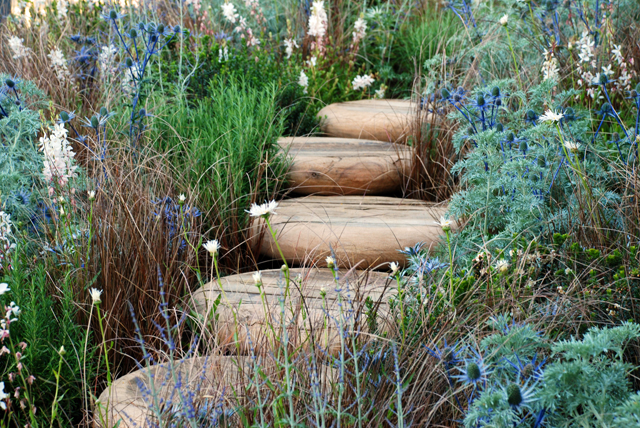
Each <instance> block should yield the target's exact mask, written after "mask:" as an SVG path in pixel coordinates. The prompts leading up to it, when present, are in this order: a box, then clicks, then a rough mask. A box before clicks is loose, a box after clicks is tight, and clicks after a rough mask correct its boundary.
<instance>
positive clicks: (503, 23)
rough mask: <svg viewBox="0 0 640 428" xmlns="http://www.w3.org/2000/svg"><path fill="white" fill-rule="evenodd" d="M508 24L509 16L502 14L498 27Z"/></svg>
mask: <svg viewBox="0 0 640 428" xmlns="http://www.w3.org/2000/svg"><path fill="white" fill-rule="evenodd" d="M508 23H509V15H507V14H504V15H503V16H502V18H500V25H502V26H505V25H507V24H508Z"/></svg>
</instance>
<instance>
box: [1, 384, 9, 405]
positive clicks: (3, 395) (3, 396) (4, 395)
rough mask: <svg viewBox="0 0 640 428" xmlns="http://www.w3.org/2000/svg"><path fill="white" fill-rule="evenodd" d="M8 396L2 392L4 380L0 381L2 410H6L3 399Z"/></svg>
mask: <svg viewBox="0 0 640 428" xmlns="http://www.w3.org/2000/svg"><path fill="white" fill-rule="evenodd" d="M8 397H9V394H7V393H6V392H4V382H0V400H1V401H0V407H1V408H2V410H7V403H6V402H5V400H6V399H7V398H8Z"/></svg>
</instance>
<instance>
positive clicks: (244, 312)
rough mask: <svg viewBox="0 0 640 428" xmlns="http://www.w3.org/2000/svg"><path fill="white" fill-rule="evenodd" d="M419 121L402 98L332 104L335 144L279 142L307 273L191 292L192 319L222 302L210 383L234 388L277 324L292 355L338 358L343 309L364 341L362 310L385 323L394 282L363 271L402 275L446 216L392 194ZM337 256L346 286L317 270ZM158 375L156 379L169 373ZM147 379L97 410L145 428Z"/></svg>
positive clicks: (325, 140)
mask: <svg viewBox="0 0 640 428" xmlns="http://www.w3.org/2000/svg"><path fill="white" fill-rule="evenodd" d="M414 114H415V105H414V104H412V103H411V102H409V101H403V100H362V101H352V102H346V103H339V104H332V105H329V106H327V107H325V108H323V109H322V110H321V111H320V113H319V116H321V117H323V118H324V120H323V122H322V124H321V129H322V131H323V132H324V134H325V135H327V136H326V137H294V138H282V139H280V140H279V142H278V143H279V145H280V147H281V149H282V150H284V151H286V152H288V154H289V155H290V156H291V157H292V158H293V164H292V167H291V169H290V172H289V177H288V178H289V183H290V190H291V193H292V195H295V196H297V197H295V198H292V199H287V200H284V201H281V202H280V203H279V206H278V208H277V209H276V213H277V215H275V216H272V217H271V219H270V220H271V223H272V226H273V228H274V230H275V231H276V236H277V239H278V243H279V245H280V247H281V249H282V252H283V254H284V257H285V259H286V260H287V262H288V264H289V265H290V266H295V265H300V266H309V267H308V268H305V267H303V268H292V269H290V278H291V280H292V281H291V286H290V288H289V289H288V290H285V288H284V280H283V273H282V272H281V271H280V270H267V271H263V272H262V284H261V286H260V287H257V286H256V284H255V280H254V278H253V275H252V274H251V273H248V274H240V275H232V276H228V277H225V278H221V279H220V282H218V281H213V282H211V283H209V284H207V285H206V286H205V287H203V288H202V289H201V290H199V291H198V292H196V293H195V294H194V296H193V302H194V303H193V304H194V310H195V311H196V312H197V313H198V314H200V315H199V316H200V317H202V319H204V320H205V321H206V320H207V319H210V317H211V316H212V311H211V309H212V308H213V305H214V304H215V303H214V302H216V301H217V299H218V298H219V297H220V300H219V304H218V305H217V308H216V312H215V316H217V317H218V318H217V321H216V322H215V328H216V331H215V332H213V334H214V337H215V338H216V339H217V341H218V344H219V345H220V346H221V349H222V350H225V352H227V353H231V354H234V355H235V356H233V357H231V356H224V357H211V358H210V359H209V360H210V367H208V368H206V376H205V377H206V378H207V379H211V382H210V383H213V384H214V385H215V382H216V381H217V382H218V384H219V385H223V384H224V385H226V386H227V387H233V382H234V376H236V375H237V373H238V371H239V367H241V366H242V365H244V364H247V362H246V361H247V358H250V357H248V355H249V354H250V348H253V349H254V351H255V353H256V354H261V353H263V354H264V353H265V352H267V349H268V344H269V341H273V340H276V339H277V338H276V337H275V336H274V334H273V333H272V331H270V327H269V325H272V326H283V325H286V328H287V332H288V337H289V338H290V340H291V341H292V343H294V344H295V345H302V346H303V347H304V346H309V344H311V343H312V341H313V342H314V343H315V344H316V345H320V346H323V347H326V348H327V352H328V353H334V352H336V350H337V349H338V348H337V346H339V341H338V336H337V334H336V328H335V322H334V320H335V319H338V318H339V317H340V314H341V313H343V311H345V308H347V309H350V310H353V314H356V315H357V318H356V319H357V320H358V322H359V323H360V327H362V328H361V331H363V332H366V324H367V323H366V314H365V313H364V305H363V302H364V301H365V299H366V298H367V297H371V299H372V301H374V302H376V304H375V305H374V308H375V311H376V313H377V316H378V319H380V320H382V322H383V323H384V318H385V315H386V314H387V312H388V303H387V302H388V299H389V297H390V296H391V295H393V293H394V290H393V283H392V281H390V279H389V276H388V274H385V273H380V272H374V271H367V272H364V271H362V269H367V268H379V269H382V270H385V271H388V263H390V262H394V261H395V262H399V264H400V265H404V263H405V260H404V258H403V256H401V255H400V254H399V253H398V251H397V250H399V249H402V248H404V247H408V246H413V245H415V244H416V243H418V242H424V243H425V247H427V248H428V247H429V246H430V245H431V244H433V243H434V242H435V241H437V240H438V239H439V237H440V235H441V234H442V230H441V228H440V226H439V225H438V223H437V220H438V219H439V218H440V217H441V216H442V215H443V214H444V213H445V211H446V206H442V205H436V204H429V203H426V202H422V201H416V200H409V199H401V198H396V197H391V196H385V195H392V194H399V193H401V191H402V186H403V181H404V180H403V177H404V176H405V175H406V174H407V173H408V171H409V168H410V166H411V156H412V153H411V149H410V148H409V147H408V146H406V145H404V144H403V143H404V142H406V140H407V138H408V136H409V135H410V134H411V129H412V125H413V124H412V121H414V117H415V116H414ZM251 230H252V239H253V240H254V242H255V243H256V246H258V245H259V250H260V252H261V254H262V255H263V256H265V257H268V258H271V259H273V260H279V259H280V254H279V252H278V250H277V248H276V245H275V242H274V241H273V238H272V236H271V234H270V233H268V232H267V233H265V232H266V226H265V224H264V221H263V220H262V219H258V220H257V221H255V222H254V224H253V226H252V229H251ZM332 254H333V255H335V257H336V262H337V264H338V266H339V267H340V271H339V272H340V275H341V278H340V280H339V283H338V284H339V285H338V286H336V284H335V283H334V279H333V274H332V273H331V271H330V270H329V269H327V268H319V267H318V266H323V265H326V262H325V258H326V257H327V256H329V255H332ZM355 269H360V270H355ZM345 272H346V273H345ZM337 290H341V291H340V292H338V291H337ZM347 290H348V292H347ZM285 293H286V299H285V303H284V305H282V304H281V301H282V296H283V295H284V294H285ZM283 306H284V319H283ZM352 316H355V315H352ZM201 321H202V320H201ZM283 322H284V323H285V324H282V323H283ZM379 322H380V321H379ZM362 324H364V325H362ZM280 328H282V327H280ZM352 328H354V327H353V325H352ZM234 333H237V336H235V337H234ZM182 364H187V365H190V367H195V368H196V369H198V367H199V370H195V373H196V374H201V372H202V371H203V369H204V368H203V363H202V358H194V359H190V360H187V361H186V362H184V363H182ZM152 370H155V369H154V368H152ZM157 370H159V374H158V375H156V377H155V379H156V380H157V381H159V378H161V377H162V376H161V374H160V373H166V369H164V370H165V371H164V372H162V370H163V369H162V368H158V369H157ZM236 377H237V376H236ZM140 381H143V382H147V384H148V382H149V380H148V376H147V375H146V374H144V373H142V372H141V371H138V372H134V373H131V374H128V375H126V376H124V377H122V378H120V379H118V380H116V381H115V382H114V384H113V385H112V388H111V395H109V391H105V392H103V394H102V395H101V397H100V402H101V403H102V404H103V405H104V404H105V403H106V402H107V400H109V401H110V404H111V405H112V408H111V409H112V410H111V412H112V414H110V419H111V421H110V422H109V423H110V424H112V422H115V421H116V420H117V419H122V422H121V425H120V427H130V426H134V423H135V424H137V426H142V425H143V422H144V419H145V411H146V409H147V408H148V404H147V403H145V401H144V400H143V399H142V395H141V393H140V391H139V388H138V383H139V382H140ZM165 383H166V384H168V385H171V384H172V382H170V381H169V382H165ZM125 414H126V416H125ZM97 423H99V421H97Z"/></svg>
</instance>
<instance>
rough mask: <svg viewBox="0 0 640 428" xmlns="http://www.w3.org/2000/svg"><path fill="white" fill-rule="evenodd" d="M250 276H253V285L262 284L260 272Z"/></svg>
mask: <svg viewBox="0 0 640 428" xmlns="http://www.w3.org/2000/svg"><path fill="white" fill-rule="evenodd" d="M252 276H253V283H254V284H255V285H260V284H262V272H260V271H258V272H254V273H253V275H252Z"/></svg>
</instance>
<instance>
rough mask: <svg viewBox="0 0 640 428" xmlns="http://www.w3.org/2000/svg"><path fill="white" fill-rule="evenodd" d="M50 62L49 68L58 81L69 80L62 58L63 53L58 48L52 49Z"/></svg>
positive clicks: (65, 62) (63, 58) (67, 70)
mask: <svg viewBox="0 0 640 428" xmlns="http://www.w3.org/2000/svg"><path fill="white" fill-rule="evenodd" d="M47 56H48V57H49V60H51V68H53V71H54V72H55V73H56V76H57V77H58V80H59V81H61V82H65V81H66V80H67V79H68V78H69V68H68V67H67V60H66V59H65V57H64V53H62V51H61V50H60V49H59V48H57V47H56V48H54V49H53V50H52V51H51V52H50V53H49V55H47Z"/></svg>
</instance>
